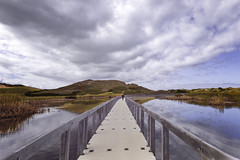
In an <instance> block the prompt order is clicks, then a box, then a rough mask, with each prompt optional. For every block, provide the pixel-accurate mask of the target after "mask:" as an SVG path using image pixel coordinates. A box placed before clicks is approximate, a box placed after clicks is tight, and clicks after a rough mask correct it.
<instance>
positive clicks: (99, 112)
mask: <svg viewBox="0 0 240 160" xmlns="http://www.w3.org/2000/svg"><path fill="white" fill-rule="evenodd" d="M101 117H102V115H101V108H100V109H99V110H98V118H99V119H98V126H99V125H100V124H101V119H102V118H101Z"/></svg>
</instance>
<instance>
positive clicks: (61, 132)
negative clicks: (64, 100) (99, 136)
mask: <svg viewBox="0 0 240 160" xmlns="http://www.w3.org/2000/svg"><path fill="white" fill-rule="evenodd" d="M119 98H120V97H116V98H113V99H111V100H109V101H107V102H105V103H103V104H100V105H99V106H97V107H95V108H93V109H91V110H89V111H87V112H84V113H83V114H81V115H79V116H78V117H76V118H75V119H73V120H71V121H69V122H68V123H66V124H64V125H62V126H60V127H59V128H57V129H55V130H53V131H52V132H50V133H48V134H46V135H44V136H42V137H40V138H38V139H36V140H35V141H33V142H32V143H30V144H28V145H26V146H25V147H22V148H21V149H19V150H18V151H15V152H14V153H12V154H11V155H9V156H8V157H7V158H5V159H4V160H27V159H29V158H30V157H32V156H33V155H34V154H36V153H37V152H38V151H39V150H40V149H41V148H43V147H45V146H47V145H51V144H52V145H53V144H56V143H57V142H59V141H60V142H61V143H60V147H59V148H60V150H59V160H69V159H70V160H76V159H77V158H78V157H79V156H80V155H81V154H83V150H84V149H85V148H86V146H87V143H88V141H89V140H90V139H91V137H92V136H93V134H94V133H95V132H96V130H97V128H98V126H99V125H100V124H101V122H102V121H103V120H104V118H105V117H106V115H107V114H108V113H109V111H110V110H111V109H112V107H113V106H114V104H115V103H116V101H117V100H118V99H119Z"/></svg>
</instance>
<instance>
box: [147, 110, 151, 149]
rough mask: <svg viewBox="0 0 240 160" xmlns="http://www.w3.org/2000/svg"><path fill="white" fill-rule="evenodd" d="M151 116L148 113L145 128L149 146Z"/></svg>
mask: <svg viewBox="0 0 240 160" xmlns="http://www.w3.org/2000/svg"><path fill="white" fill-rule="evenodd" d="M150 133H151V116H150V115H149V114H148V129H147V143H148V146H150V138H151V135H150Z"/></svg>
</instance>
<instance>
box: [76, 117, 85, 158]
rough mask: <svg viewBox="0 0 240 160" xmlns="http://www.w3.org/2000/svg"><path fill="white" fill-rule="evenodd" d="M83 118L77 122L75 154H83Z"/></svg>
mask: <svg viewBox="0 0 240 160" xmlns="http://www.w3.org/2000/svg"><path fill="white" fill-rule="evenodd" d="M83 134H84V120H81V121H80V122H79V124H78V138H77V156H80V155H82V154H83V150H84V144H83V143H84V136H83Z"/></svg>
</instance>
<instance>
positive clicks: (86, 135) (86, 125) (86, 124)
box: [84, 117, 88, 148]
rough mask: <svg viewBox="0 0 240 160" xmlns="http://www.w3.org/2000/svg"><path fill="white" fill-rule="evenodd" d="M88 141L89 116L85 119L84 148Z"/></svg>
mask: <svg viewBox="0 0 240 160" xmlns="http://www.w3.org/2000/svg"><path fill="white" fill-rule="evenodd" d="M87 143H88V117H86V118H85V119H84V148H85V147H87Z"/></svg>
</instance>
